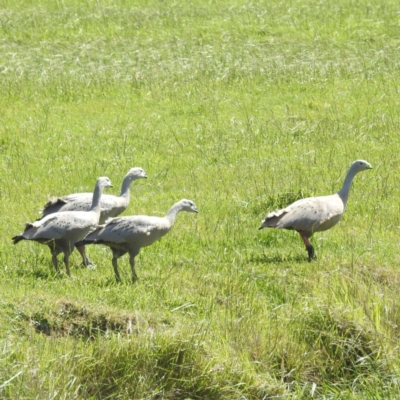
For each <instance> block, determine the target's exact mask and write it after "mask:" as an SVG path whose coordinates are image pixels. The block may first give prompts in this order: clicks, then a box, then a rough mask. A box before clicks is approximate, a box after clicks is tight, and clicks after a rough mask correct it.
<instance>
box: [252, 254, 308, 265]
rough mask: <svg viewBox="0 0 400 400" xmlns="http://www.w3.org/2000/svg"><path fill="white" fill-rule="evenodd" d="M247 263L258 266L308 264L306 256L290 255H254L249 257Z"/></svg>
mask: <svg viewBox="0 0 400 400" xmlns="http://www.w3.org/2000/svg"><path fill="white" fill-rule="evenodd" d="M249 261H251V262H254V263H259V264H288V263H296V264H299V263H304V262H308V258H307V255H304V256H303V255H300V254H296V255H292V254H288V255H286V254H275V255H267V254H255V255H252V256H250V258H249Z"/></svg>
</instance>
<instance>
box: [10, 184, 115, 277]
mask: <svg viewBox="0 0 400 400" xmlns="http://www.w3.org/2000/svg"><path fill="white" fill-rule="evenodd" d="M106 187H112V184H111V181H110V180H109V179H108V178H107V177H101V178H99V179H98V180H97V182H96V186H95V188H94V193H93V201H92V206H91V207H90V209H89V211H65V212H59V213H54V214H50V215H47V216H45V217H43V218H42V219H40V220H37V221H35V222H32V223H29V222H28V223H27V224H26V226H25V230H24V232H23V233H21V234H20V235H17V236H14V237H13V238H12V240H13V241H14V244H17V243H18V242H20V241H21V240H34V241H36V242H39V243H42V244H47V245H48V246H49V248H50V252H51V255H52V260H53V264H54V267H55V268H56V271H57V272H60V270H59V268H58V260H57V255H58V254H60V253H64V263H65V268H66V270H67V274H68V275H69V276H71V272H70V269H69V256H70V254H71V253H72V251H73V250H74V247H75V243H76V242H78V241H79V240H82V239H83V238H84V237H85V236H86V235H87V234H88V233H89V232H90V231H92V230H94V229H95V228H96V227H97V226H98V223H99V219H100V198H101V195H102V193H103V190H104V188H106ZM80 252H81V255H82V257H83V258H84V257H85V255H84V250H83V252H82V250H81V251H80Z"/></svg>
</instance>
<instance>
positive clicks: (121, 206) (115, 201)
mask: <svg viewBox="0 0 400 400" xmlns="http://www.w3.org/2000/svg"><path fill="white" fill-rule="evenodd" d="M142 178H147V175H146V172H144V171H143V169H142V168H131V169H130V170H129V172H128V173H127V174H126V175H125V177H124V179H123V181H122V185H121V193H120V195H119V196H114V195H111V194H104V195H103V196H101V201H100V207H101V215H100V224H104V222H105V221H106V220H107V219H108V218H112V217H116V216H118V215H119V214H121V213H123V212H124V211H125V210H126V208H127V207H128V205H129V200H130V191H129V188H130V185H131V183H132V182H133V181H134V180H136V179H142ZM92 198H93V193H74V194H69V195H67V196H62V197H55V198H53V199H51V200H50V201H48V202H47V203H46V204H45V206H44V208H43V210H42V211H41V212H42V214H43V216H44V217H45V216H46V215H49V214H53V213H55V212H60V211H88V210H89V209H90V207H91V205H92Z"/></svg>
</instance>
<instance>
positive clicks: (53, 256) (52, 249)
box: [49, 244, 60, 274]
mask: <svg viewBox="0 0 400 400" xmlns="http://www.w3.org/2000/svg"><path fill="white" fill-rule="evenodd" d="M49 249H50V253H51V261H52V262H53V265H54V268H55V269H56V272H57V274H60V268H59V266H58V260H57V255H58V252H57V249H56V248H55V246H54V245H53V244H51V245H50V244H49Z"/></svg>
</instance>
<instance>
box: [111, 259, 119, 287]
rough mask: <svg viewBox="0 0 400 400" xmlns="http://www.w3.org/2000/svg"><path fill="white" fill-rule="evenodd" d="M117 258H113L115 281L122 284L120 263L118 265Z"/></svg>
mask: <svg viewBox="0 0 400 400" xmlns="http://www.w3.org/2000/svg"><path fill="white" fill-rule="evenodd" d="M117 259H118V258H117V257H115V256H114V257H113V258H112V265H113V268H114V274H115V279H116V280H117V282H121V277H120V276H119V272H118V263H117Z"/></svg>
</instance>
